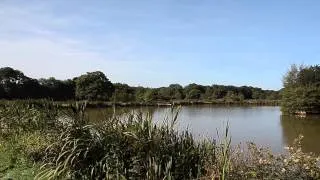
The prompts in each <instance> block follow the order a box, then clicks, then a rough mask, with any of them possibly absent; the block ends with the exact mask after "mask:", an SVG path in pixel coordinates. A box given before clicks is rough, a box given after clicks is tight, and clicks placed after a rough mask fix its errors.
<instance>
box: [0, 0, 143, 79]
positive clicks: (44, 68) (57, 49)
mask: <svg viewBox="0 0 320 180" xmlns="http://www.w3.org/2000/svg"><path fill="white" fill-rule="evenodd" d="M42 2H43V1H42ZM50 11H51V9H50V6H49V5H48V4H43V3H38V2H37V3H29V4H23V5H18V6H17V5H11V4H9V3H4V2H2V3H1V2H0V22H1V24H0V66H2V67H4V66H11V67H13V68H16V69H19V70H21V71H23V72H25V74H27V75H28V76H31V77H35V78H42V77H52V76H53V77H56V78H59V79H66V78H72V77H74V76H77V75H79V74H82V73H85V72H89V71H95V70H101V71H103V72H105V73H106V74H107V76H108V77H109V78H110V79H111V80H112V81H121V82H124V80H126V79H128V80H129V79H136V81H134V80H133V81H130V80H129V81H128V82H127V83H131V84H137V81H138V77H136V78H135V76H144V74H143V72H142V70H141V71H139V69H144V68H146V66H147V65H146V63H145V62H143V61H130V60H129V59H130V58H132V57H134V53H133V52H134V49H135V45H136V42H135V41H130V40H129V41H128V40H124V39H123V38H122V37H121V36H119V35H117V34H111V35H110V34H107V35H105V36H104V39H103V41H107V42H106V43H105V44H103V43H102V44H99V43H96V44H94V45H92V44H93V43H94V42H92V41H90V40H86V39H77V38H74V37H72V36H68V35H67V34H66V32H64V31H63V29H68V27H71V26H76V25H77V20H78V22H79V19H81V17H74V16H73V17H63V18H57V17H56V16H53V15H52V14H50ZM61 29H62V30H61Z"/></svg>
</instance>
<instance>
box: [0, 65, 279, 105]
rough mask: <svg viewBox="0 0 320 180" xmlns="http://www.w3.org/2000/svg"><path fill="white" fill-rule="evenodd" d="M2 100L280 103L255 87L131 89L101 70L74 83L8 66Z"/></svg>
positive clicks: (0, 86)
mask: <svg viewBox="0 0 320 180" xmlns="http://www.w3.org/2000/svg"><path fill="white" fill-rule="evenodd" d="M0 98H2V99H37V98H49V99H53V100H75V99H77V100H103V101H116V102H145V103H148V102H169V101H224V102H235V101H238V102H241V101H243V100H251V99H255V100H278V99H280V96H279V92H278V91H272V90H262V89H261V88H255V87H248V86H242V87H236V86H223V85H212V86H203V85H198V84H194V83H193V84H189V85H187V86H185V87H182V86H181V85H179V84H171V85H169V86H168V87H160V88H145V87H131V86H129V85H127V84H121V83H115V84H112V83H111V82H110V81H109V79H108V78H107V77H106V76H105V74H103V73H102V72H100V71H96V72H88V73H87V74H84V75H81V76H79V77H75V78H73V79H72V80H70V79H68V80H64V81H62V80H57V79H55V78H49V79H39V80H37V79H32V78H29V77H27V76H25V75H24V74H23V73H22V72H20V71H18V70H14V69H12V68H9V67H6V68H1V69H0Z"/></svg>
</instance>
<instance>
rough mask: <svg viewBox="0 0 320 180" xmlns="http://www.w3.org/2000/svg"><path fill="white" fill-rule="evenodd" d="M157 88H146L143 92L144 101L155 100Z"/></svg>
mask: <svg viewBox="0 0 320 180" xmlns="http://www.w3.org/2000/svg"><path fill="white" fill-rule="evenodd" d="M157 95H158V94H157V90H156V89H147V90H146V91H145V94H144V101H145V102H152V101H155V100H157Z"/></svg>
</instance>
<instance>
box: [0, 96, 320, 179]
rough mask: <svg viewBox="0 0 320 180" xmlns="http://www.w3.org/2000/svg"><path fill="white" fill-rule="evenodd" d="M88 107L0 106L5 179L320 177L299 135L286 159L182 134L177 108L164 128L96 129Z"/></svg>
mask: <svg viewBox="0 0 320 180" xmlns="http://www.w3.org/2000/svg"><path fill="white" fill-rule="evenodd" d="M84 110H85V106H84V105H81V104H77V105H74V106H73V107H72V108H65V109H61V108H57V106H56V105H55V104H53V103H51V102H43V104H42V106H41V107H38V106H30V104H23V103H11V104H7V105H6V106H3V107H2V108H1V109H0V127H1V129H0V132H1V137H0V140H1V142H0V144H1V146H0V153H1V154H0V163H1V164H0V168H1V169H0V178H4V177H12V178H14V179H34V178H35V179H319V178H320V159H319V157H317V156H315V155H313V154H310V153H308V154H307V153H303V152H302V151H301V140H302V136H300V137H299V138H298V139H297V140H296V141H295V143H294V145H293V146H292V147H288V154H285V155H274V154H272V153H271V152H270V151H268V150H266V149H264V148H258V147H257V146H255V145H254V144H253V143H249V144H248V147H247V149H246V150H244V149H242V148H240V147H231V146H230V144H231V141H232V139H231V138H230V137H229V133H228V127H227V128H226V130H225V132H224V135H223V137H221V138H220V139H216V140H202V141H196V140H195V139H194V138H193V137H192V135H191V134H190V133H189V132H188V131H184V132H178V131H176V130H175V123H176V121H177V116H178V113H179V108H172V111H171V115H169V116H168V119H167V121H166V122H167V123H164V124H162V125H155V124H154V123H153V122H152V118H151V116H150V115H143V114H141V113H137V114H134V115H133V114H132V115H128V116H127V117H126V118H117V117H113V118H106V119H105V120H103V121H101V122H99V123H98V124H91V123H90V119H89V117H87V116H86V114H85V111H84Z"/></svg>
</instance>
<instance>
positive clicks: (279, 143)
mask: <svg viewBox="0 0 320 180" xmlns="http://www.w3.org/2000/svg"><path fill="white" fill-rule="evenodd" d="M132 111H142V112H144V113H146V112H149V113H151V114H152V116H153V117H154V121H155V122H162V121H163V119H164V118H165V117H167V116H170V108H150V107H148V108H147V107H144V108H118V109H117V113H119V114H121V113H123V112H132ZM110 112H112V110H111V109H91V110H89V116H90V118H91V119H93V120H101V119H103V116H104V115H106V114H110ZM227 123H228V124H229V126H230V134H231V137H232V143H233V144H239V143H242V144H243V143H246V142H248V141H250V142H251V141H252V142H255V143H256V144H258V145H261V146H264V147H269V148H271V150H272V151H274V152H282V151H283V147H285V146H287V145H288V144H291V143H292V142H293V140H294V139H295V138H296V137H297V136H298V135H299V134H303V135H304V140H303V151H305V152H314V153H317V154H320V116H312V117H308V118H302V119H301V118H297V117H292V116H283V115H281V111H280V108H279V107H266V106H263V107H227V106H203V105H202V106H184V107H182V108H181V111H180V113H179V117H178V123H177V126H176V127H177V129H178V130H180V131H181V130H186V129H189V130H190V131H191V132H192V133H193V135H194V136H195V137H196V138H198V139H201V138H211V139H212V138H215V139H216V138H217V137H218V135H217V132H218V133H219V134H222V133H223V132H224V131H225V127H226V125H227Z"/></svg>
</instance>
